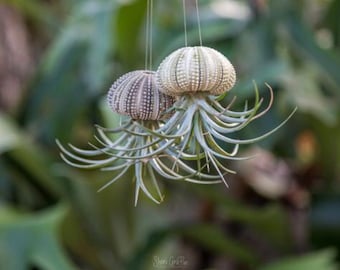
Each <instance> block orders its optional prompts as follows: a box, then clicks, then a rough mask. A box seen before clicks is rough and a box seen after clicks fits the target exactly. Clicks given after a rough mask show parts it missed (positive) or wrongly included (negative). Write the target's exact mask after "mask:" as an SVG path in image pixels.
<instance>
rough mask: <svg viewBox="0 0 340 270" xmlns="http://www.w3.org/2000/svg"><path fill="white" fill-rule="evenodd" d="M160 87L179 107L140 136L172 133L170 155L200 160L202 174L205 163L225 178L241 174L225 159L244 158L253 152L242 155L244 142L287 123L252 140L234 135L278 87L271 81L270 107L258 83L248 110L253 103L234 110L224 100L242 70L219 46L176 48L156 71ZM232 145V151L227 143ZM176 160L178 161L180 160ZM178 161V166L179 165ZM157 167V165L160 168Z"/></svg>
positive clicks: (261, 137) (206, 166) (177, 158)
mask: <svg viewBox="0 0 340 270" xmlns="http://www.w3.org/2000/svg"><path fill="white" fill-rule="evenodd" d="M156 78H157V83H158V85H159V90H160V91H161V92H163V93H165V94H167V95H170V96H176V97H177V99H178V100H177V102H176V103H175V108H176V112H175V113H174V114H173V115H172V116H171V118H170V119H168V120H167V122H166V124H165V125H164V126H161V127H159V128H158V129H155V128H154V129H148V128H146V127H141V129H143V130H144V132H143V133H139V134H138V135H139V136H149V135H150V134H152V135H153V136H155V137H159V138H167V139H168V140H174V139H175V142H176V143H173V144H169V145H167V147H166V148H164V149H163V151H164V153H165V154H167V155H168V156H175V157H176V160H177V161H176V162H185V161H196V164H197V168H196V170H197V172H198V174H197V175H198V176H199V177H202V178H204V177H205V176H206V174H204V175H201V174H200V172H201V171H202V170H203V168H206V169H207V170H208V173H209V174H212V170H211V166H212V167H213V168H214V169H215V171H216V172H217V173H218V175H219V177H220V179H221V180H222V181H224V183H225V184H226V185H227V182H226V180H225V179H224V174H225V173H235V172H234V171H233V170H231V169H229V168H227V167H226V166H225V165H224V164H223V163H224V162H223V160H242V159H248V158H249V157H237V156H236V155H237V153H238V150H239V145H240V144H250V143H254V142H257V141H259V140H261V139H263V138H265V137H267V136H269V135H270V134H272V133H273V132H275V131H276V130H277V129H279V128H280V127H281V126H282V125H284V124H285V123H286V122H287V121H288V119H289V118H290V117H291V115H292V114H293V113H294V112H293V113H292V114H291V115H290V116H289V117H288V118H287V119H286V120H285V121H283V122H282V123H281V124H280V125H279V126H278V127H276V128H274V129H273V130H271V131H269V132H267V133H265V134H264V135H261V136H259V137H255V138H252V139H247V140H240V139H235V138H232V137H230V134H231V133H234V132H236V131H239V130H241V129H243V128H244V127H246V126H247V125H248V124H249V123H250V122H251V121H253V120H255V119H256V118H258V117H260V116H262V115H263V114H264V113H266V112H267V111H268V110H269V109H270V107H271V105H272V101H273V92H272V89H271V88H270V86H269V85H267V86H268V88H269V90H270V94H271V99H270V102H269V105H268V106H267V108H265V109H264V110H263V111H262V112H259V108H260V107H261V105H262V103H263V99H260V98H259V93H258V89H257V87H256V85H255V104H254V106H253V108H251V109H248V105H247V103H246V104H245V108H244V110H243V111H233V110H231V109H230V107H231V105H232V103H233V101H232V102H231V104H229V106H227V107H226V108H224V107H223V106H222V105H221V104H220V103H219V101H220V100H221V99H223V98H224V96H225V94H226V92H227V91H229V90H230V89H231V88H232V87H233V86H234V84H235V81H236V74H235V70H234V67H233V66H232V64H231V63H230V62H229V60H228V59H227V58H226V57H225V56H223V55H222V54H221V53H219V52H218V51H216V50H214V49H212V48H208V47H203V46H198V47H185V48H181V49H178V50H176V51H175V52H173V53H172V54H170V55H169V56H168V57H166V58H165V59H164V61H163V62H162V63H161V64H160V66H159V68H158V70H157V73H156ZM220 142H222V143H224V144H225V143H227V144H230V145H231V146H232V148H233V149H232V150H231V151H229V152H228V151H226V150H225V149H223V147H222V146H221V143H220ZM176 162H175V163H174V165H175V164H176ZM174 168H175V166H173V169H174ZM156 170H157V168H156Z"/></svg>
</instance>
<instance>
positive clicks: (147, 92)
mask: <svg viewBox="0 0 340 270" xmlns="http://www.w3.org/2000/svg"><path fill="white" fill-rule="evenodd" d="M107 101H108V103H109V106H110V108H111V109H112V111H114V112H117V113H120V114H123V115H128V116H130V117H131V118H132V119H140V120H159V119H161V118H163V117H164V112H165V111H166V110H167V109H169V108H170V107H171V106H172V105H173V103H174V102H175V100H174V98H173V97H170V96H168V95H166V94H163V93H161V92H160V91H159V90H158V87H157V85H156V80H155V72H153V71H148V70H136V71H132V72H129V73H126V74H125V75H123V76H121V77H120V78H119V79H118V80H116V81H115V82H114V84H113V85H112V86H111V88H110V90H109V92H108V95H107Z"/></svg>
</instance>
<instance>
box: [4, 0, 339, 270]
mask: <svg viewBox="0 0 340 270" xmlns="http://www.w3.org/2000/svg"><path fill="white" fill-rule="evenodd" d="M193 2H194V1H189V0H188V4H190V3H193ZM199 2H200V4H201V5H200V12H201V25H202V34H203V44H204V45H205V46H211V47H214V48H216V49H218V50H220V51H221V52H222V53H224V54H225V55H226V56H228V58H230V60H231V62H232V63H233V64H234V65H235V67H236V70H237V73H238V82H237V85H236V87H235V88H234V89H233V90H232V91H231V92H230V96H233V95H235V96H237V97H238V98H237V100H238V102H239V103H240V104H242V103H243V102H244V101H245V100H250V101H251V100H252V97H253V90H252V81H253V80H255V81H256V82H257V84H258V85H260V86H261V85H262V86H263V87H261V89H262V92H261V93H262V95H263V96H264V97H267V92H265V91H264V90H265V87H264V83H265V82H268V83H269V84H270V85H271V86H272V87H273V89H274V91H275V97H276V101H275V104H274V106H273V108H272V110H271V111H270V112H269V113H268V114H267V115H266V116H265V117H264V118H262V119H259V120H257V121H256V123H254V124H252V126H251V127H249V128H248V129H247V130H246V131H244V132H243V133H242V134H238V135H239V136H243V137H247V136H250V137H253V136H251V134H255V135H258V134H261V133H264V132H265V131H267V130H269V129H270V128H272V127H273V126H275V125H277V123H279V122H280V121H282V119H284V117H285V116H286V115H288V113H289V112H290V111H291V109H292V108H293V107H295V106H298V108H299V111H298V113H297V114H296V115H295V116H294V117H293V118H292V119H291V120H290V121H289V123H288V124H287V125H286V126H285V127H284V128H282V129H281V130H280V131H279V132H277V133H276V134H274V135H273V136H271V137H270V138H268V139H267V140H266V141H264V142H263V143H262V144H261V146H262V147H264V148H265V149H267V150H268V151H270V152H271V153H273V154H274V155H275V158H276V159H278V160H281V162H285V163H286V164H288V165H289V166H288V168H289V177H290V178H291V182H290V189H288V191H287V192H285V193H284V194H282V195H281V196H280V197H278V198H275V199H273V198H268V197H266V196H265V195H264V194H261V192H258V190H256V189H253V188H252V186H251V185H250V186H249V185H248V183H249V181H252V179H244V178H245V176H243V177H239V176H236V177H233V178H230V186H231V189H230V190H226V189H225V187H224V186H204V187H202V186H194V185H192V184H191V185H190V184H185V183H170V182H167V181H162V182H161V184H162V186H163V187H164V190H165V191H164V192H165V195H166V199H165V202H164V203H163V204H162V205H160V206H158V205H157V206H156V205H153V204H152V203H151V202H149V201H148V200H141V202H140V203H139V205H138V206H137V207H134V206H133V188H132V186H133V184H132V183H131V181H132V180H131V179H132V176H131V175H128V176H125V177H124V178H122V179H120V180H119V181H118V182H117V183H116V184H115V185H114V186H112V187H110V188H108V189H106V190H104V191H103V192H101V193H96V190H97V189H98V188H99V187H100V186H101V185H103V184H104V183H105V182H107V181H108V180H109V179H111V178H112V177H113V176H112V175H110V174H109V173H107V172H105V173H104V172H98V171H80V170H76V169H73V168H70V167H68V166H67V165H65V164H63V162H62V161H61V159H60V158H59V156H58V149H57V147H56V145H55V138H59V139H60V140H61V141H63V142H67V141H72V143H73V144H75V145H79V146H82V145H83V146H85V145H86V142H87V141H88V140H91V137H92V132H93V131H94V129H93V124H94V123H99V124H101V125H105V126H108V127H112V126H114V125H116V124H117V117H116V116H115V115H113V114H111V113H110V112H109V111H108V108H107V107H106V104H105V102H104V101H103V99H105V94H106V92H107V89H108V88H109V86H110V84H111V83H112V82H113V81H114V80H115V79H117V78H118V77H119V76H120V75H122V74H123V73H125V72H128V71H131V70H133V69H143V67H144V49H145V45H144V44H145V39H144V38H145V30H144V22H145V15H146V13H145V10H146V1H145V0H129V1H118V0H81V1H80V0H73V1H66V0H63V1H42V0H30V1H27V0H5V1H2V2H1V3H0V6H1V5H7V6H11V7H13V8H14V9H16V10H17V11H18V12H19V13H20V14H21V15H22V16H23V18H24V19H25V22H26V23H27V27H28V29H29V31H30V34H31V40H32V43H33V40H34V44H36V43H39V42H40V43H41V44H43V46H41V47H39V48H45V49H44V50H41V51H39V53H37V60H36V62H37V63H38V64H37V66H36V67H34V70H35V73H34V76H33V77H32V79H31V81H30V82H29V83H27V92H26V95H25V96H24V97H23V99H22V102H21V103H20V104H19V105H18V106H17V107H16V108H15V112H14V113H6V112H1V113H0V268H1V269H8V270H20V269H47V270H49V269H51V270H53V269H157V268H159V267H161V266H162V267H163V268H164V266H165V268H166V269H171V265H170V261H169V258H171V256H175V257H174V258H177V257H176V256H184V258H185V260H186V262H187V265H184V262H183V261H182V262H178V263H179V264H180V263H183V265H179V267H182V268H185V269H261V270H281V269H282V270H283V269H296V270H299V269H301V270H302V269H312V270H325V269H326V270H328V269H337V268H336V258H337V256H339V254H340V252H339V251H340V244H339V243H340V234H339V228H340V211H339V204H340V188H339V184H340V179H339V175H340V167H339V166H338V165H337V164H339V163H340V141H339V139H338V138H339V137H340V121H339V112H340V110H339V106H338V104H339V100H340V91H339V90H340V89H339V86H340V72H339V71H340V50H339V49H340V23H339V22H340V20H339V18H340V2H339V1H337V0H333V1H332V0H324V1H317V0H311V1H309V0H308V1H307V0H301V1H294V0H286V1H279V0H268V1H255V0H253V1H251V0H249V1H241V0H240V1H227V0H225V1H218V0H205V1H203V0H202V1H199ZM190 7H191V6H190V5H188V14H187V15H188V38H189V45H197V44H198V35H197V25H196V19H195V9H194V8H190ZM153 36H154V40H153V54H154V68H156V67H157V65H158V64H159V62H160V61H161V60H162V58H163V57H164V56H166V55H167V54H169V53H170V52H171V51H172V50H174V49H176V48H178V47H180V46H183V45H184V33H183V16H182V4H181V1H165V0H164V1H162V0H159V1H155V10H154V24H153ZM0 42H1V41H0ZM32 46H34V45H32ZM236 106H237V104H236ZM306 132H307V133H306ZM303 134H309V135H308V136H307V137H306V136H303ZM306 145H307V150H306V147H305V146H306ZM308 147H309V148H308ZM245 150H246V149H245ZM306 151H307V152H306ZM308 151H309V152H308ZM255 174H256V171H254V175H255ZM301 220H302V221H301ZM309 252H311V253H310V254H309ZM156 258H160V259H163V261H162V260H156ZM161 263H162V264H163V265H161Z"/></svg>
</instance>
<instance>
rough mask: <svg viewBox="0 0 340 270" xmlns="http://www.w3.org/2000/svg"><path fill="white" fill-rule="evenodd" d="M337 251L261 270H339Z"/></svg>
mask: <svg viewBox="0 0 340 270" xmlns="http://www.w3.org/2000/svg"><path fill="white" fill-rule="evenodd" d="M335 257H336V251H335V250H333V249H327V250H322V251H318V252H313V253H309V254H307V255H301V256H297V257H291V258H286V259H282V260H280V261H277V262H275V263H272V264H269V265H267V266H264V267H261V268H259V270H307V269H308V270H337V269H339V268H338V266H337V264H336V263H335Z"/></svg>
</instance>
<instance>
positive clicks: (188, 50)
mask: <svg viewBox="0 0 340 270" xmlns="http://www.w3.org/2000/svg"><path fill="white" fill-rule="evenodd" d="M156 79H157V83H158V84H159V89H160V91H162V92H163V93H165V94H167V95H171V96H181V95H185V94H188V93H196V92H206V93H207V94H210V95H220V94H222V93H224V92H226V91H228V90H230V89H231V88H232V87H233V86H234V84H235V82H236V73H235V69H234V67H233V65H232V64H231V63H230V61H229V60H228V59H227V58H226V57H225V56H224V55H223V54H221V53H220V52H218V51H216V50H215V49H212V48H209V47H203V46H197V47H184V48H181V49H178V50H176V51H174V52H173V53H171V54H170V55H169V56H168V57H166V58H165V59H164V60H163V62H162V63H161V64H160V66H159V68H158V70H157V73H156Z"/></svg>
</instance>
